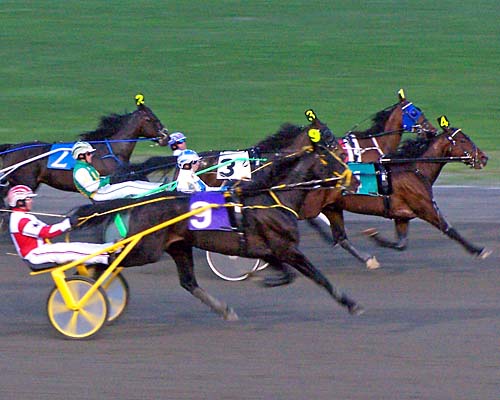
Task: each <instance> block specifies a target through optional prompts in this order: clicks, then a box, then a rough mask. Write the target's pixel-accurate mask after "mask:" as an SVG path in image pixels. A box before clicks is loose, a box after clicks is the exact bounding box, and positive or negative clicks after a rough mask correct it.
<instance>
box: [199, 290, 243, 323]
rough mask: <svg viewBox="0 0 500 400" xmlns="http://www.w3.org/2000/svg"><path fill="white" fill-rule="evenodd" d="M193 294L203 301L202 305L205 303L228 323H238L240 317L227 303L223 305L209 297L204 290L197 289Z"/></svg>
mask: <svg viewBox="0 0 500 400" xmlns="http://www.w3.org/2000/svg"><path fill="white" fill-rule="evenodd" d="M191 293H192V294H193V296H194V297H196V298H198V299H199V300H201V302H202V303H205V304H206V305H207V306H209V307H210V308H211V309H212V310H214V311H215V312H216V313H217V314H219V315H221V316H222V318H224V319H225V320H226V321H238V319H239V318H238V315H237V314H236V313H235V312H234V310H233V309H232V308H231V307H229V306H228V305H227V304H226V303H223V302H221V301H219V300H217V299H216V298H215V297H213V296H211V295H209V294H208V293H207V292H205V291H204V290H203V289H202V288H200V287H197V288H195V289H194V290H193V291H192V292H191Z"/></svg>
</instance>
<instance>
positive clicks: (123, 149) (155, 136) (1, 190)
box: [0, 104, 168, 199]
mask: <svg viewBox="0 0 500 400" xmlns="http://www.w3.org/2000/svg"><path fill="white" fill-rule="evenodd" d="M140 137H143V138H148V139H151V140H154V141H157V142H158V144H159V145H160V146H165V145H166V144H167V143H168V131H167V129H166V128H165V127H164V126H163V124H162V123H161V121H160V120H159V119H158V117H157V116H156V115H155V114H154V113H153V111H152V110H151V109H150V108H149V107H147V106H146V105H144V104H138V106H137V109H136V110H135V111H133V112H131V113H128V114H124V115H118V114H111V115H108V116H106V117H102V118H101V122H100V124H99V127H98V128H97V129H96V130H95V131H90V132H86V133H82V134H80V135H79V139H78V140H85V141H88V142H90V143H91V144H92V145H93V147H94V148H95V149H96V152H95V153H94V154H95V156H94V158H93V165H94V166H95V167H96V169H97V170H98V171H99V172H100V173H101V174H102V175H109V174H111V173H113V172H114V171H115V170H116V169H117V168H118V167H119V166H120V165H124V164H125V163H128V162H129V160H130V156H131V154H132V151H133V150H134V148H135V145H136V143H137V140H138V138H140ZM57 145H58V146H64V149H65V150H64V152H58V154H57V157H62V156H66V157H69V158H71V146H72V145H73V144H72V143H58V144H57ZM52 146H53V144H52V143H44V142H39V141H35V142H30V143H20V144H4V145H0V160H1V165H2V171H7V170H9V172H8V173H5V174H3V175H2V174H0V180H1V182H2V186H1V187H0V196H1V198H2V199H3V198H4V197H5V196H6V194H7V191H8V190H9V185H10V187H12V186H15V185H19V184H23V185H27V186H29V187H31V188H32V189H33V190H34V191H35V190H36V189H37V188H38V186H39V185H40V184H41V183H45V184H47V185H49V186H52V187H54V188H56V189H60V190H65V191H72V192H76V191H77V189H76V187H75V185H74V183H73V171H72V169H71V168H69V167H66V169H52V168H49V167H48V157H47V154H50V153H51V147H52ZM71 161H72V160H71Z"/></svg>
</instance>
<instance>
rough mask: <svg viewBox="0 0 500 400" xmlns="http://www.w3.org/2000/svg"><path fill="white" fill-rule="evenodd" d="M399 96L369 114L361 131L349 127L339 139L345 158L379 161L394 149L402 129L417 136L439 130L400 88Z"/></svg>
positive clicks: (430, 135)
mask: <svg viewBox="0 0 500 400" xmlns="http://www.w3.org/2000/svg"><path fill="white" fill-rule="evenodd" d="M398 98H399V101H398V102H397V103H396V104H393V105H392V106H389V107H387V108H385V109H383V110H381V111H379V112H377V113H376V114H375V115H374V116H373V117H372V126H371V127H369V128H368V129H366V130H364V131H349V132H347V133H346V135H345V136H344V137H343V138H342V139H341V140H339V142H340V144H341V146H342V147H343V148H344V150H345V151H346V157H347V161H356V162H375V161H378V159H379V158H380V157H382V156H383V155H385V154H388V153H391V152H393V151H395V150H396V149H397V147H398V145H399V143H400V142H401V138H402V135H403V133H404V132H412V133H416V134H417V136H418V137H421V136H424V137H432V136H434V135H435V134H436V133H437V132H438V130H437V129H436V128H435V127H434V126H433V125H432V124H431V123H430V122H429V121H428V120H427V118H426V117H425V115H424V113H423V112H422V111H421V110H420V109H419V108H418V107H416V106H415V105H414V104H413V103H411V102H409V101H408V100H407V99H406V97H405V94H404V91H403V89H400V90H399V92H398Z"/></svg>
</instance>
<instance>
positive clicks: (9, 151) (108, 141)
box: [0, 138, 158, 156]
mask: <svg viewBox="0 0 500 400" xmlns="http://www.w3.org/2000/svg"><path fill="white" fill-rule="evenodd" d="M143 141H153V142H157V141H158V138H137V139H111V140H110V139H105V140H91V141H89V142H88V143H90V144H97V143H106V144H108V143H120V142H121V143H125V142H143ZM73 143H74V142H54V143H32V144H28V145H25V146H21V147H16V148H10V149H7V150H4V151H0V156H3V155H4V154H9V153H13V152H15V151H18V150H25V149H31V148H36V147H44V146H50V145H53V144H68V145H69V144H73ZM13 146H15V145H13Z"/></svg>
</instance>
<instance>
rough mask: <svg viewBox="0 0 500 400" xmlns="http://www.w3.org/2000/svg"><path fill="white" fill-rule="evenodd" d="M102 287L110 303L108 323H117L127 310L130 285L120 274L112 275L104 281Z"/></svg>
mask: <svg viewBox="0 0 500 400" xmlns="http://www.w3.org/2000/svg"><path fill="white" fill-rule="evenodd" d="M101 287H102V288H103V289H104V291H105V292H106V296H107V298H108V302H109V314H108V322H109V323H111V322H114V321H116V320H117V319H118V318H119V317H120V316H121V315H122V314H123V312H124V311H125V308H127V304H128V299H129V288H128V283H127V281H126V279H125V278H124V276H123V275H122V274H121V273H119V274H117V275H114V274H112V275H111V276H110V277H109V278H108V279H106V280H105V281H104V283H103V284H102V285H101Z"/></svg>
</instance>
